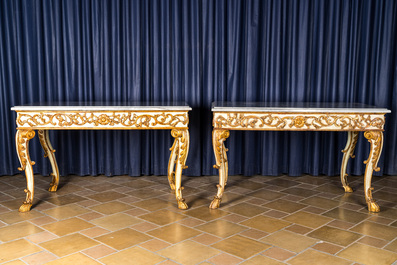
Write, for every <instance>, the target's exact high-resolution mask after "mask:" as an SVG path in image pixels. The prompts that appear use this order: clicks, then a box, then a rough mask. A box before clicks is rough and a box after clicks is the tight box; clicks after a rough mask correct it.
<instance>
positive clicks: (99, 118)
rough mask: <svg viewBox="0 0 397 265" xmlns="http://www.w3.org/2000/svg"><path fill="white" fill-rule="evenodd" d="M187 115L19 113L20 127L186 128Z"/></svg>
mask: <svg viewBox="0 0 397 265" xmlns="http://www.w3.org/2000/svg"><path fill="white" fill-rule="evenodd" d="M188 123H189V118H188V115H187V113H175V114H171V113H169V112H168V113H165V112H162V113H153V114H148V113H143V114H139V113H138V114H137V113H136V112H127V113H126V112H109V113H96V112H82V113H34V114H29V113H19V114H18V117H17V124H18V126H20V127H46V126H49V127H72V126H78V127H80V126H94V127H96V126H109V127H113V126H118V127H135V128H149V127H155V126H164V127H186V125H187V124H188Z"/></svg>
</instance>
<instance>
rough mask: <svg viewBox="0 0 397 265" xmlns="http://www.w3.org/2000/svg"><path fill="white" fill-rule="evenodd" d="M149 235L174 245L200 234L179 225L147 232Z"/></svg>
mask: <svg viewBox="0 0 397 265" xmlns="http://www.w3.org/2000/svg"><path fill="white" fill-rule="evenodd" d="M148 234H149V235H151V236H154V237H157V238H159V239H161V240H164V241H167V242H169V243H172V244H175V243H177V242H180V241H183V240H186V239H188V238H191V237H194V236H197V235H199V234H200V232H199V231H197V230H196V229H192V228H189V227H187V226H184V225H181V224H177V223H176V224H170V225H167V226H163V227H160V228H158V229H155V230H152V231H150V232H148Z"/></svg>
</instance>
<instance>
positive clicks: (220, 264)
mask: <svg viewBox="0 0 397 265" xmlns="http://www.w3.org/2000/svg"><path fill="white" fill-rule="evenodd" d="M208 261H209V262H211V263H213V264H215V265H235V264H240V263H241V262H242V261H243V260H242V259H240V258H237V257H235V256H232V255H229V254H226V253H221V254H219V255H217V256H215V257H213V258H210V259H209V260H208Z"/></svg>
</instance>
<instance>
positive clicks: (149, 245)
mask: <svg viewBox="0 0 397 265" xmlns="http://www.w3.org/2000/svg"><path fill="white" fill-rule="evenodd" d="M170 245H171V244H169V243H167V242H164V241H162V240H159V239H152V240H149V241H146V242H145V243H142V244H140V245H139V246H140V247H143V248H145V249H147V250H150V251H153V252H156V251H159V250H160V249H164V248H166V247H169V246H170Z"/></svg>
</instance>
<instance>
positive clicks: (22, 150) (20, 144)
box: [16, 130, 35, 171]
mask: <svg viewBox="0 0 397 265" xmlns="http://www.w3.org/2000/svg"><path fill="white" fill-rule="evenodd" d="M34 136H35V132H34V131H33V130H19V131H18V133H17V135H16V138H17V139H16V143H17V152H18V157H19V159H20V162H21V167H18V170H19V171H24V170H25V168H26V163H30V164H31V165H34V164H35V162H34V161H31V160H30V157H29V151H28V150H27V149H28V142H29V141H30V140H31V139H33V138H34Z"/></svg>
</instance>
